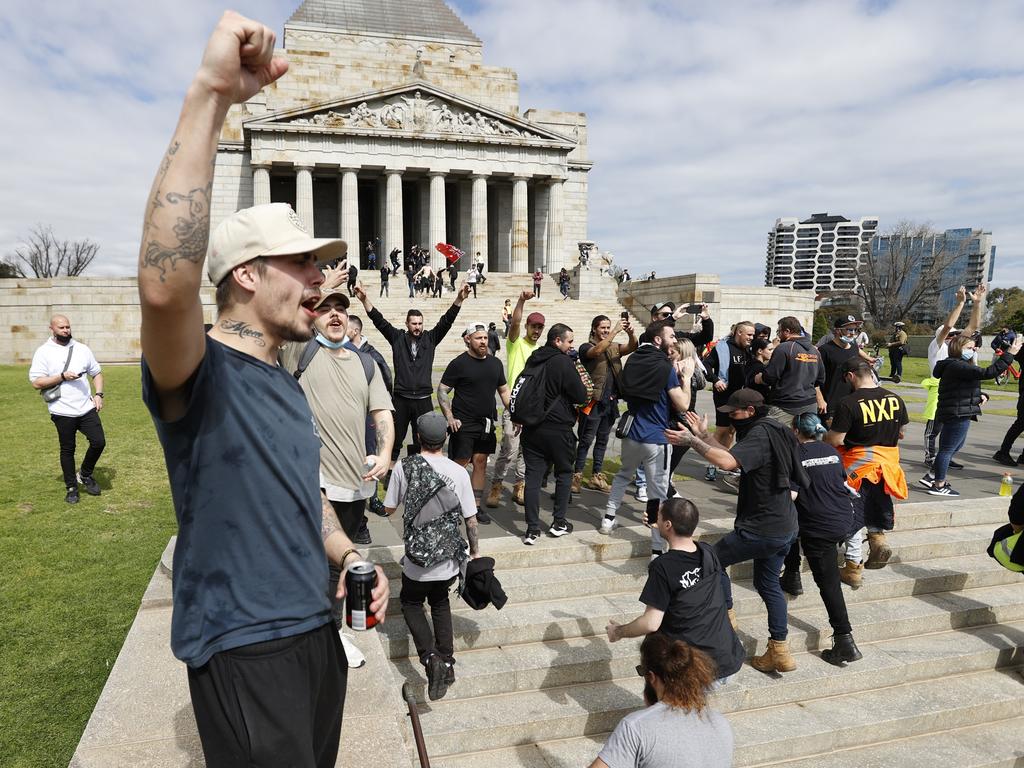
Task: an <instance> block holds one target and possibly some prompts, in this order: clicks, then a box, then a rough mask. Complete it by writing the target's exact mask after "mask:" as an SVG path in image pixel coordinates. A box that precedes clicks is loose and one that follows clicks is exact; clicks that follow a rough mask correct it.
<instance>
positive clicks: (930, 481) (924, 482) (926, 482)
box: [917, 472, 935, 490]
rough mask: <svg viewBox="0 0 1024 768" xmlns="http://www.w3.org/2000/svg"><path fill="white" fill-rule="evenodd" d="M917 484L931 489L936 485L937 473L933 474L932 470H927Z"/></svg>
mask: <svg viewBox="0 0 1024 768" xmlns="http://www.w3.org/2000/svg"><path fill="white" fill-rule="evenodd" d="M917 484H918V485H921V486H924V487H925V488H928V489H929V490H930V489H931V487H932V486H933V485H935V475H933V474H932V473H931V472H926V473H925V476H924V477H922V478H921V479H920V480H918V481H917Z"/></svg>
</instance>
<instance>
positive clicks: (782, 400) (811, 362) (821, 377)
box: [761, 336, 825, 410]
mask: <svg viewBox="0 0 1024 768" xmlns="http://www.w3.org/2000/svg"><path fill="white" fill-rule="evenodd" d="M761 379H762V381H764V383H765V384H767V385H768V386H770V387H771V388H772V391H771V399H770V401H769V402H770V403H771V405H774V406H776V407H778V408H782V409H784V410H785V409H790V408H803V407H804V406H808V405H811V404H812V403H815V402H816V401H817V395H816V394H815V392H814V388H815V387H820V386H821V385H822V384H824V383H825V366H824V365H823V364H822V362H821V355H820V354H819V353H818V348H817V347H815V346H814V345H813V344H811V341H810V339H808V338H806V337H804V336H800V337H798V338H795V339H789V340H788V341H784V342H782V343H781V344H779V346H777V347H776V348H775V351H774V352H772V359H771V360H769V361H768V367H767V368H766V369H765V371H764V373H763V374H762V376H761Z"/></svg>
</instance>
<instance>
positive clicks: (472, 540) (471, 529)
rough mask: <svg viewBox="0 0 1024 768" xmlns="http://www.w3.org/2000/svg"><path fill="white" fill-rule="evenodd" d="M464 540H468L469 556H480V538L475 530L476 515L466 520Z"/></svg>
mask: <svg viewBox="0 0 1024 768" xmlns="http://www.w3.org/2000/svg"><path fill="white" fill-rule="evenodd" d="M466 538H467V539H469V556H470V557H471V558H473V557H477V556H478V555H479V554H480V536H479V531H478V529H477V522H476V515H473V516H472V517H467V518H466Z"/></svg>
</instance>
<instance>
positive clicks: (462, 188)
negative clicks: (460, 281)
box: [455, 181, 473, 251]
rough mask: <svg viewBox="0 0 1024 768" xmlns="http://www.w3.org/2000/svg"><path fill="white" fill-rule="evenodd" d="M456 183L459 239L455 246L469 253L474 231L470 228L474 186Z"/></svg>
mask: <svg viewBox="0 0 1024 768" xmlns="http://www.w3.org/2000/svg"><path fill="white" fill-rule="evenodd" d="M456 183H457V184H458V188H459V239H458V242H456V243H455V245H457V246H458V247H459V248H462V249H463V250H465V251H468V250H469V249H470V248H471V247H472V242H473V230H472V229H471V228H470V224H471V223H472V219H473V197H472V192H473V185H472V183H467V182H465V181H458V182H456Z"/></svg>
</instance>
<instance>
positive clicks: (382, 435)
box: [363, 410, 395, 480]
mask: <svg viewBox="0 0 1024 768" xmlns="http://www.w3.org/2000/svg"><path fill="white" fill-rule="evenodd" d="M370 417H371V418H372V419H373V428H374V430H375V431H376V433H377V455H376V456H375V457H374V458H375V459H376V463H375V464H374V465H373V467H372V468H371V469H370V471H369V472H367V473H366V475H365V476H364V477H363V479H364V480H380V479H381V478H382V477H384V475H385V474H387V471H388V468H389V467H390V466H391V446H393V445H394V444H395V419H394V417H393V416H392V415H391V411H388V410H380V411H370Z"/></svg>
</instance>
